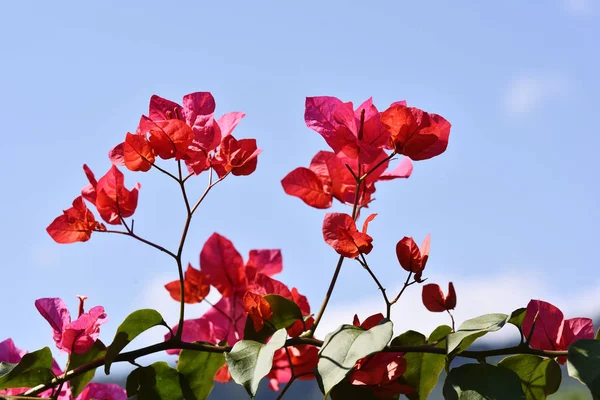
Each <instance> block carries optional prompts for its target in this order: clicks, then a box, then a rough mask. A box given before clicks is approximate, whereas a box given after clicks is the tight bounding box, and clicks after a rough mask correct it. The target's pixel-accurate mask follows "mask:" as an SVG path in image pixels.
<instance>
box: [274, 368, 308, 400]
mask: <svg viewBox="0 0 600 400" xmlns="http://www.w3.org/2000/svg"><path fill="white" fill-rule="evenodd" d="M313 374H314V372H303V373H301V374H298V375H293V376H292V377H291V378H290V380H289V381H288V383H286V384H285V386H284V387H283V389H282V390H281V392H279V395H278V396H277V398H276V399H275V400H281V399H283V396H284V395H285V393H286V392H287V391H288V389H289V388H290V386H292V383H294V381H295V380H296V379H298V378H300V377H301V376H306V375H313Z"/></svg>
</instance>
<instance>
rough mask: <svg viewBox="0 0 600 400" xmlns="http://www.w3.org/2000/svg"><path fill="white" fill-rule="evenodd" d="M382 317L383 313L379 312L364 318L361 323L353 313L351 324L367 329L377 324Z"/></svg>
mask: <svg viewBox="0 0 600 400" xmlns="http://www.w3.org/2000/svg"><path fill="white" fill-rule="evenodd" d="M383 319H384V317H383V314H381V313H378V314H373V315H371V316H370V317H368V318H367V319H365V320H364V321H363V323H362V324H361V323H360V320H359V319H358V315H356V314H354V320H353V321H352V325H354V326H358V327H360V328H362V329H365V330H369V329H371V328H372V327H374V326H375V325H377V324H378V323H380V322H381V321H382V320H383Z"/></svg>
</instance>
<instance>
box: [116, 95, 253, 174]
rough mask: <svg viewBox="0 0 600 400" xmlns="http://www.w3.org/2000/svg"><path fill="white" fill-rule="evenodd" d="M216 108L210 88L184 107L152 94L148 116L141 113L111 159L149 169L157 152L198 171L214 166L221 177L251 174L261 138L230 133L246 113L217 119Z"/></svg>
mask: <svg viewBox="0 0 600 400" xmlns="http://www.w3.org/2000/svg"><path fill="white" fill-rule="evenodd" d="M214 111H215V100H214V98H213V97H212V95H211V94H210V93H208V92H196V93H190V94H187V95H185V96H184V97H183V106H181V105H179V104H177V103H175V102H173V101H170V100H167V99H163V98H162V97H159V96H156V95H153V96H152V97H151V99H150V107H149V112H148V116H145V115H143V116H142V118H141V119H140V123H139V125H138V128H137V129H136V132H135V134H128V135H127V137H126V140H125V142H124V143H121V144H119V145H117V146H115V147H114V148H113V149H112V150H111V151H110V152H109V158H110V159H111V161H112V163H113V164H114V165H125V166H127V168H129V169H131V170H133V171H148V170H149V169H150V167H151V165H152V164H153V163H154V158H155V156H158V157H161V158H163V159H170V158H175V159H177V160H185V163H186V166H187V168H188V170H189V172H190V173H194V174H195V175H198V174H200V173H201V172H203V171H206V170H207V169H209V168H211V167H213V168H214V169H215V171H216V172H217V173H218V174H219V176H223V175H224V174H225V173H227V172H231V173H232V174H233V175H249V174H251V173H252V172H254V170H255V169H256V162H257V161H256V156H257V155H258V154H259V153H260V150H259V149H258V148H257V147H256V141H255V140H254V139H241V140H236V139H235V138H233V137H232V136H231V133H232V132H233V130H234V129H235V127H236V126H237V124H238V123H239V122H240V120H241V119H242V118H243V117H244V116H245V114H244V113H242V112H232V113H227V114H224V115H222V116H221V117H220V118H219V120H218V121H217V120H215V118H214ZM218 146H219V149H218V151H217V147H218Z"/></svg>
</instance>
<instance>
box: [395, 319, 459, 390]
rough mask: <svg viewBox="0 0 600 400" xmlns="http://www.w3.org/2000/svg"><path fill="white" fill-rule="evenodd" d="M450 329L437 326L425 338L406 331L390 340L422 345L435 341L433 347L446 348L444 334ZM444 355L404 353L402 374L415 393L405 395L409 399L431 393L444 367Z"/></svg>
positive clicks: (400, 344)
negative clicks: (404, 362) (403, 370)
mask: <svg viewBox="0 0 600 400" xmlns="http://www.w3.org/2000/svg"><path fill="white" fill-rule="evenodd" d="M451 331H452V328H450V327H449V326H447V325H442V326H439V327H437V328H436V329H435V330H434V331H433V332H432V334H431V335H430V336H429V339H428V340H427V339H426V338H425V336H424V335H422V334H420V333H419V332H415V331H407V332H405V333H403V334H402V335H400V336H398V337H396V338H395V339H394V340H392V343H391V345H392V346H422V345H425V344H433V343H436V342H437V343H436V345H435V347H438V348H441V349H444V348H446V340H445V338H446V336H448V334H449V333H450V332H451ZM445 358H446V356H445V355H443V354H432V353H406V354H405V355H404V359H405V360H406V365H407V369H406V372H404V374H403V375H402V376H403V377H404V379H405V381H406V383H408V384H409V385H410V386H411V387H412V388H413V389H415V390H416V393H414V394H411V395H407V397H408V398H409V399H411V400H420V399H426V398H427V396H429V394H430V393H431V391H432V390H433V388H434V387H435V385H436V384H437V381H438V379H439V376H440V373H441V372H442V370H443V369H444V360H445Z"/></svg>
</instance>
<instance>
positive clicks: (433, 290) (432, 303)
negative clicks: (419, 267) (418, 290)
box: [422, 283, 446, 312]
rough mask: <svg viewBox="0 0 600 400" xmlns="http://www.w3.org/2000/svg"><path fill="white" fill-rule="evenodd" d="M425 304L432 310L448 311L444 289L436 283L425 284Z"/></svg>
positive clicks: (423, 296)
mask: <svg viewBox="0 0 600 400" xmlns="http://www.w3.org/2000/svg"><path fill="white" fill-rule="evenodd" d="M422 298H423V304H424V305H425V308H427V309H428V310H429V311H431V312H442V311H446V305H445V298H444V293H443V292H442V289H441V288H440V287H439V286H438V285H436V284H435V283H430V284H428V285H425V286H423V294H422Z"/></svg>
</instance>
